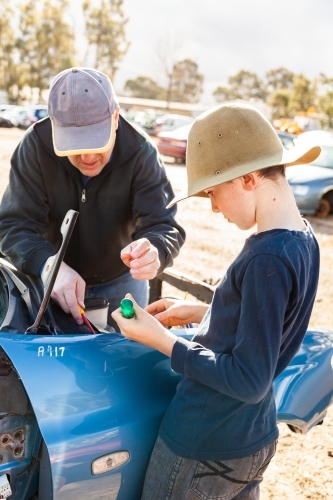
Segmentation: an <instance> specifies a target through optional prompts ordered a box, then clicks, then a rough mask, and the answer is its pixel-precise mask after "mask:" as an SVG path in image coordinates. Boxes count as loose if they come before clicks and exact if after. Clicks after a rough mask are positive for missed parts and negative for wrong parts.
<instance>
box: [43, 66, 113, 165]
mask: <svg viewBox="0 0 333 500" xmlns="http://www.w3.org/2000/svg"><path fill="white" fill-rule="evenodd" d="M118 107H119V104H118V100H117V97H116V94H115V92H114V89H113V86H112V84H111V81H110V79H109V77H108V76H107V75H105V74H104V73H101V72H100V71H96V70H93V69H89V68H70V69H67V70H65V71H62V72H61V73H59V74H58V75H57V76H56V77H55V78H54V79H53V80H52V82H51V85H50V95H49V101H48V112H49V116H50V119H51V124H52V139H53V147H54V150H55V153H56V154H57V155H58V156H70V155H78V154H89V153H91V152H93V153H103V152H105V151H107V150H109V149H110V148H111V147H112V145H113V143H114V139H115V129H116V124H115V114H114V113H115V111H116V109H117V108H118Z"/></svg>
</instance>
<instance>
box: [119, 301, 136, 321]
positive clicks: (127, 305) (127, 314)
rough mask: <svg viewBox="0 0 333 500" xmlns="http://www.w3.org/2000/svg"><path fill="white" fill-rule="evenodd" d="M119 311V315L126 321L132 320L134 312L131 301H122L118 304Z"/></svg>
mask: <svg viewBox="0 0 333 500" xmlns="http://www.w3.org/2000/svg"><path fill="white" fill-rule="evenodd" d="M120 309H121V314H122V315H123V317H124V318H126V319H131V318H134V316H135V311H134V305H133V301H132V300H131V299H123V300H122V301H121V302H120Z"/></svg>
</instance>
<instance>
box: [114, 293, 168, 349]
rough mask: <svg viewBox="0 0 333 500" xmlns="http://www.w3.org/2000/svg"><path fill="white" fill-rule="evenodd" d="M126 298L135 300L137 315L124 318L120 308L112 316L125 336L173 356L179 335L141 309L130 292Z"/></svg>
mask: <svg viewBox="0 0 333 500" xmlns="http://www.w3.org/2000/svg"><path fill="white" fill-rule="evenodd" d="M126 298H129V299H132V300H133V304H134V310H135V317H134V318H132V319H126V318H124V317H123V315H122V314H121V310H120V308H119V309H117V310H116V311H114V312H113V313H112V317H113V319H114V320H115V321H116V322H117V323H118V325H119V328H120V331H121V333H122V334H123V335H124V337H127V338H128V339H131V340H135V341H137V342H140V344H144V345H147V346H149V347H152V348H153V349H157V350H158V351H160V352H162V353H163V354H166V355H167V356H171V353H172V348H173V345H174V343H175V341H176V340H177V336H176V335H174V334H173V333H171V332H170V331H169V330H166V329H165V328H163V326H162V325H161V324H160V323H159V322H158V321H157V320H156V319H155V318H154V317H153V316H151V315H150V314H148V313H147V312H146V311H144V310H143V309H141V307H139V306H138V304H137V303H136V302H135V301H134V299H133V297H132V296H131V295H130V294H129V293H128V294H126Z"/></svg>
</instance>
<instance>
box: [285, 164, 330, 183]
mask: <svg viewBox="0 0 333 500" xmlns="http://www.w3.org/2000/svg"><path fill="white" fill-rule="evenodd" d="M286 177H287V180H288V182H292V183H294V184H295V183H297V182H300V183H302V182H311V181H315V180H320V179H330V178H332V177H333V168H326V167H317V166H316V165H297V166H294V167H287V168H286Z"/></svg>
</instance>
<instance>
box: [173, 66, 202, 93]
mask: <svg viewBox="0 0 333 500" xmlns="http://www.w3.org/2000/svg"><path fill="white" fill-rule="evenodd" d="M203 79H204V78H203V75H201V74H200V73H199V71H198V65H197V63H195V62H194V61H192V60H191V59H184V60H183V61H179V62H177V63H176V64H175V65H174V67H173V72H172V77H171V87H170V90H169V92H170V100H171V101H175V102H198V100H199V98H200V95H201V94H202V84H203Z"/></svg>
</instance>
